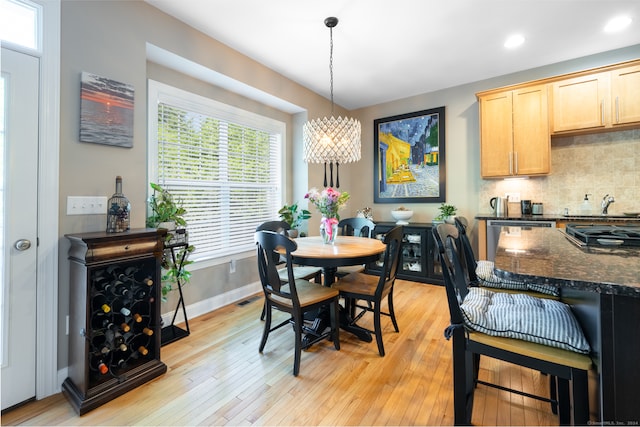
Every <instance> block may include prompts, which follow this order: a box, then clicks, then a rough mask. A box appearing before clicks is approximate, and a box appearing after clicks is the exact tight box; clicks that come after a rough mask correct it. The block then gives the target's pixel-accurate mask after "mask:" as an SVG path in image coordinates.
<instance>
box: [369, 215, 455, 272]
mask: <svg viewBox="0 0 640 427" xmlns="http://www.w3.org/2000/svg"><path fill="white" fill-rule="evenodd" d="M395 226H396V224H395V223H393V222H379V223H376V227H375V229H374V236H375V237H376V238H377V239H380V240H382V239H384V234H385V233H387V232H388V231H389V230H391V229H392V228H393V227H395ZM432 227H433V226H432V224H420V223H415V224H409V225H405V226H404V237H403V239H402V248H401V249H400V265H399V267H398V274H397V278H398V279H404V280H412V281H415V282H423V283H431V284H435V285H442V284H443V283H444V282H443V277H442V269H441V267H440V261H439V259H438V258H437V256H438V255H437V254H438V253H437V251H436V250H435V247H434V242H433V236H432V235H431V228H432ZM381 267H382V257H381V259H380V260H378V261H376V262H373V263H370V264H369V265H367V268H366V270H367V273H370V274H380V270H381Z"/></svg>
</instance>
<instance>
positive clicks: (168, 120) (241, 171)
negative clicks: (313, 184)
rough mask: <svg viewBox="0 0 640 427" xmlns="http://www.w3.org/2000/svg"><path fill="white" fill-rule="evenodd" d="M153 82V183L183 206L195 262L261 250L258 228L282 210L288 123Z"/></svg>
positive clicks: (151, 160) (151, 161)
mask: <svg viewBox="0 0 640 427" xmlns="http://www.w3.org/2000/svg"><path fill="white" fill-rule="evenodd" d="M153 85H154V96H155V98H156V99H155V102H154V103H153V104H152V103H151V102H150V103H149V105H155V106H156V108H154V110H156V117H155V119H154V122H155V124H156V126H155V129H154V131H153V133H152V132H150V141H153V140H155V141H153V142H151V143H150V145H153V146H154V148H155V150H151V149H150V150H149V152H150V155H151V153H152V152H153V155H151V157H152V158H151V159H150V163H151V167H150V171H156V172H155V174H154V175H155V177H154V176H153V175H151V176H150V181H151V182H157V183H159V184H160V185H162V186H163V187H165V188H167V189H168V190H169V191H171V192H172V193H173V194H174V195H175V197H177V198H178V199H180V200H181V201H182V203H183V206H184V208H185V209H186V211H187V214H186V215H185V219H186V221H187V231H188V233H189V243H190V244H192V245H194V246H195V248H196V249H195V251H194V252H193V254H192V255H191V259H192V260H194V261H201V260H206V259H214V258H219V257H224V256H229V255H233V254H237V253H242V252H247V251H253V250H255V242H254V232H255V229H256V227H257V226H258V225H259V224H261V223H262V222H264V221H268V220H273V219H274V217H275V218H277V212H278V209H280V207H281V205H282V197H281V193H282V176H281V171H282V161H281V158H282V140H283V138H284V126H285V125H284V123H282V122H278V121H275V120H273V119H269V118H265V117H262V116H257V115H255V114H253V113H250V112H247V111H243V110H239V109H237V108H235V107H231V106H226V105H224V104H220V103H218V102H216V101H213V100H210V99H206V98H202V97H200V96H198V95H194V94H190V93H188V92H184V91H181V90H178V89H176V88H171V87H168V86H166V85H163V84H160V83H158V82H153ZM151 86H152V84H151V81H150V99H151V96H152V95H151ZM155 89H157V90H155ZM150 148H151V147H150ZM154 179H155V180H156V181H154Z"/></svg>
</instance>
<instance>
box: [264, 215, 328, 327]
mask: <svg viewBox="0 0 640 427" xmlns="http://www.w3.org/2000/svg"><path fill="white" fill-rule="evenodd" d="M290 229H291V226H290V225H289V224H288V223H287V222H285V221H266V222H263V223H262V224H260V225H259V226H258V227H256V231H263V230H267V231H273V232H276V233H280V234H286V233H287V231H288V230H290ZM273 257H274V260H275V261H276V262H277V263H278V264H283V263H284V260H283V258H282V257H281V256H280V255H279V254H274V255H273ZM278 274H279V276H280V280H281V281H282V282H283V283H286V282H287V280H289V277H288V271H287V269H286V268H280V269H278ZM293 277H294V278H296V279H304V280H313V281H314V282H316V283H322V269H321V268H318V267H310V266H306V265H294V266H293ZM264 315H265V307H262V314H260V320H264Z"/></svg>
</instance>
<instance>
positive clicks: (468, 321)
mask: <svg viewBox="0 0 640 427" xmlns="http://www.w3.org/2000/svg"><path fill="white" fill-rule="evenodd" d="M432 232H433V236H434V240H435V242H436V246H437V249H438V251H439V255H440V262H441V264H442V270H443V276H444V283H445V288H446V293H447V302H448V305H449V314H450V317H451V323H450V326H449V327H447V329H446V330H445V337H446V338H447V339H450V338H453V406H454V424H455V425H469V424H470V423H471V414H472V411H473V397H474V392H475V388H476V386H477V385H478V384H482V385H486V386H489V387H495V388H498V389H500V390H505V391H509V392H511V393H516V394H519V395H523V396H526V397H530V398H534V399H538V400H542V401H547V402H550V403H551V408H552V411H553V412H554V413H555V408H556V405H557V407H559V420H560V424H569V423H571V422H573V424H576V425H585V424H586V423H587V421H588V420H589V398H588V397H589V396H588V384H587V382H588V380H587V377H588V370H589V369H590V367H591V359H590V358H589V356H588V355H587V354H583V353H580V352H577V350H576V351H572V350H567V349H563V348H558V347H555V346H551V345H549V344H548V343H551V342H553V341H554V340H558V341H556V342H554V343H553V344H554V345H558V343H559V342H560V340H561V339H562V338H560V339H558V338H557V337H563V338H575V340H573V339H572V340H571V343H572V344H573V343H575V342H582V340H583V341H584V343H582V344H581V345H580V346H577V345H576V348H578V347H579V350H580V351H582V352H584V351H588V344H586V339H584V335H582V331H581V330H580V329H579V325H578V326H577V328H576V325H577V321H576V320H575V318H573V315H572V314H571V313H570V309H569V308H568V306H566V307H564V311H560V310H561V309H562V308H563V307H562V306H564V304H562V303H561V302H559V301H555V300H549V299H544V298H538V299H535V298H533V297H531V296H527V295H523V294H520V295H516V296H514V295H511V294H505V293H499V292H492V291H490V290H487V289H486V288H485V289H483V288H479V287H471V288H469V287H468V281H467V280H468V279H467V277H466V274H465V272H464V268H463V266H462V264H461V259H462V254H461V250H460V248H459V247H458V246H459V245H460V240H459V235H458V231H457V229H456V228H455V227H454V226H453V225H449V224H440V225H438V226H437V227H434V229H433V230H432ZM475 294H478V295H479V296H480V297H481V298H484V299H485V300H487V299H489V300H490V299H491V297H492V295H495V294H499V295H501V297H502V298H503V299H504V298H506V299H510V298H513V299H514V301H516V300H523V302H524V300H526V304H523V305H521V306H518V305H517V304H514V305H513V306H509V308H508V311H507V309H504V308H498V307H491V308H490V309H489V310H487V312H489V313H491V315H492V316H491V317H492V318H497V319H502V318H505V317H509V319H510V320H509V321H511V322H512V326H510V328H511V329H509V330H507V328H500V331H498V330H497V329H498V328H496V330H493V329H488V328H485V329H482V328H480V327H478V324H479V323H482V320H483V319H482V316H483V313H485V312H484V311H482V310H475V311H474V310H472V309H473V308H474V307H473V306H469V307H467V310H466V311H465V310H463V307H464V306H465V304H467V303H468V302H469V300H472V299H473V298H474V296H475ZM522 297H524V298H522ZM536 303H539V304H541V305H543V306H546V304H549V305H553V306H554V312H553V314H554V315H553V316H552V315H548V316H547V315H544V316H536V317H532V313H534V311H533V310H531V309H530V307H532V306H535V304H536ZM558 305H560V306H558ZM502 307H506V305H503V306H502ZM558 307H559V309H558ZM556 309H558V310H556ZM549 314H550V313H549ZM487 317H489V316H487ZM514 318H515V319H517V320H520V321H521V322H518V321H512V320H511V319H514ZM518 323H519V324H521V325H533V326H534V328H536V329H535V330H536V331H545V332H546V333H548V334H550V335H551V336H549V337H542V336H541V335H542V334H541V335H540V336H538V335H536V336H526V335H525V334H524V332H523V331H522V330H513V329H517V328H516V326H517V324H518ZM524 329H526V327H525V328H524ZM480 330H481V331H480ZM506 332H511V333H514V334H515V335H516V336H518V339H516V338H509V337H505V335H509V334H507V333H506ZM578 335H581V337H578ZM525 339H527V340H525ZM529 340H532V341H529ZM533 341H538V342H533ZM539 342H545V344H541V343H539ZM481 355H486V356H488V357H492V358H496V359H500V360H503V361H506V362H510V363H513V364H516V365H520V366H524V367H528V368H531V369H535V370H537V371H539V372H544V373H547V374H549V376H550V384H551V389H550V397H549V398H546V397H541V396H536V395H532V394H529V393H525V392H523V391H520V390H513V389H509V388H506V387H503V386H500V385H495V384H491V383H489V382H486V381H483V380H480V379H478V373H479V364H480V356H481ZM569 383H571V387H570V385H569ZM556 396H557V398H556Z"/></svg>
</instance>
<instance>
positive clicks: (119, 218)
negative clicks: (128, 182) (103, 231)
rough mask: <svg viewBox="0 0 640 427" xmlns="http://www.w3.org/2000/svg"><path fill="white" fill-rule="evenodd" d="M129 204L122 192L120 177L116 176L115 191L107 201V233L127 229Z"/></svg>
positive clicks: (129, 213)
mask: <svg viewBox="0 0 640 427" xmlns="http://www.w3.org/2000/svg"><path fill="white" fill-rule="evenodd" d="M130 217H131V204H130V203H129V199H127V198H126V197H125V195H124V194H122V177H121V176H117V177H116V192H115V193H114V194H113V196H111V198H110V199H109V202H108V203H107V233H121V232H124V231H129V223H130V219H131V218H130Z"/></svg>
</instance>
